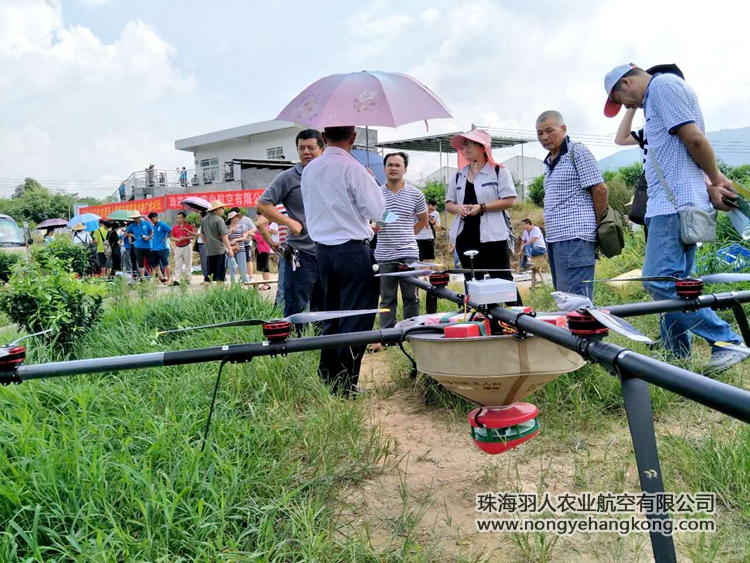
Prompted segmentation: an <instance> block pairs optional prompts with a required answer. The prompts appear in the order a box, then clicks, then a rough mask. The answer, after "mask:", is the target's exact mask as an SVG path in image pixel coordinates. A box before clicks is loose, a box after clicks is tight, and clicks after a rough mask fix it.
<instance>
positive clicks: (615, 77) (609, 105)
mask: <svg viewBox="0 0 750 563" xmlns="http://www.w3.org/2000/svg"><path fill="white" fill-rule="evenodd" d="M634 68H638V67H637V66H635V65H634V64H633V63H628V64H625V65H618V66H616V67H615V68H613V69H612V70H610V71H609V72H608V73H607V76H605V77H604V90H605V91H606V92H607V102H606V103H605V104H604V115H605V116H607V117H614V116H616V115H617V114H618V113H620V108H621V107H622V104H618V103H615V102H613V101H612V98H611V97H610V96H611V95H612V89H613V88H614V87H615V84H617V83H618V82H619V80H620V78H622V77H623V76H625V75H626V74H627V73H628V72H630V71H631V70H633V69H634Z"/></svg>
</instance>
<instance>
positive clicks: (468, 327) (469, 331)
mask: <svg viewBox="0 0 750 563" xmlns="http://www.w3.org/2000/svg"><path fill="white" fill-rule="evenodd" d="M444 332H445V337H446V338H472V337H474V336H481V335H482V331H481V329H480V328H479V325H477V324H469V323H466V324H454V325H450V326H447V327H445V331H444Z"/></svg>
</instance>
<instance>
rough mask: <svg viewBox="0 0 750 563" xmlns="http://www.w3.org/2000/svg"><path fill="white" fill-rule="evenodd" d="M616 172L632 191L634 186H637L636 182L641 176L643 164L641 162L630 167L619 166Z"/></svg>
mask: <svg viewBox="0 0 750 563" xmlns="http://www.w3.org/2000/svg"><path fill="white" fill-rule="evenodd" d="M617 172H619V174H620V176H621V177H622V179H623V181H624V182H625V183H626V184H627V185H628V186H630V187H631V188H632V189H635V186H636V184H638V180H639V179H640V177H641V174H643V164H642V163H641V162H634V163H633V164H631V165H630V166H621V167H620V168H619V169H618V170H617Z"/></svg>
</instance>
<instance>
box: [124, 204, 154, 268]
mask: <svg viewBox="0 0 750 563" xmlns="http://www.w3.org/2000/svg"><path fill="white" fill-rule="evenodd" d="M125 232H126V234H127V235H129V236H130V240H131V241H132V242H133V248H134V249H135V261H136V264H137V265H138V272H139V273H140V275H141V277H140V279H143V277H144V276H145V275H146V266H145V261H148V259H149V258H150V255H151V238H152V237H153V236H154V227H153V226H152V225H151V223H150V222H148V221H144V220H143V218H142V217H141V216H140V215H138V216H137V217H135V218H134V219H133V222H132V223H131V224H130V225H128V228H127V230H126V231H125ZM151 261H153V259H152V260H151ZM149 266H150V267H151V268H152V269H153V267H154V265H153V264H151V262H149Z"/></svg>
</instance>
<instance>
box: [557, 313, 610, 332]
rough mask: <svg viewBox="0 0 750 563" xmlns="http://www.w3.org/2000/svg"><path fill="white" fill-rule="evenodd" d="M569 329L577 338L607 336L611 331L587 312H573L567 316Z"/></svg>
mask: <svg viewBox="0 0 750 563" xmlns="http://www.w3.org/2000/svg"><path fill="white" fill-rule="evenodd" d="M567 318H568V329H569V330H570V332H572V333H573V334H575V335H576V336H583V337H586V336H598V335H606V334H607V333H608V332H609V329H608V328H607V327H606V326H604V325H603V324H601V323H599V321H597V320H596V319H595V318H594V317H592V316H591V315H589V314H588V313H587V312H586V311H584V312H580V311H571V312H570V313H568V315H567Z"/></svg>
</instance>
